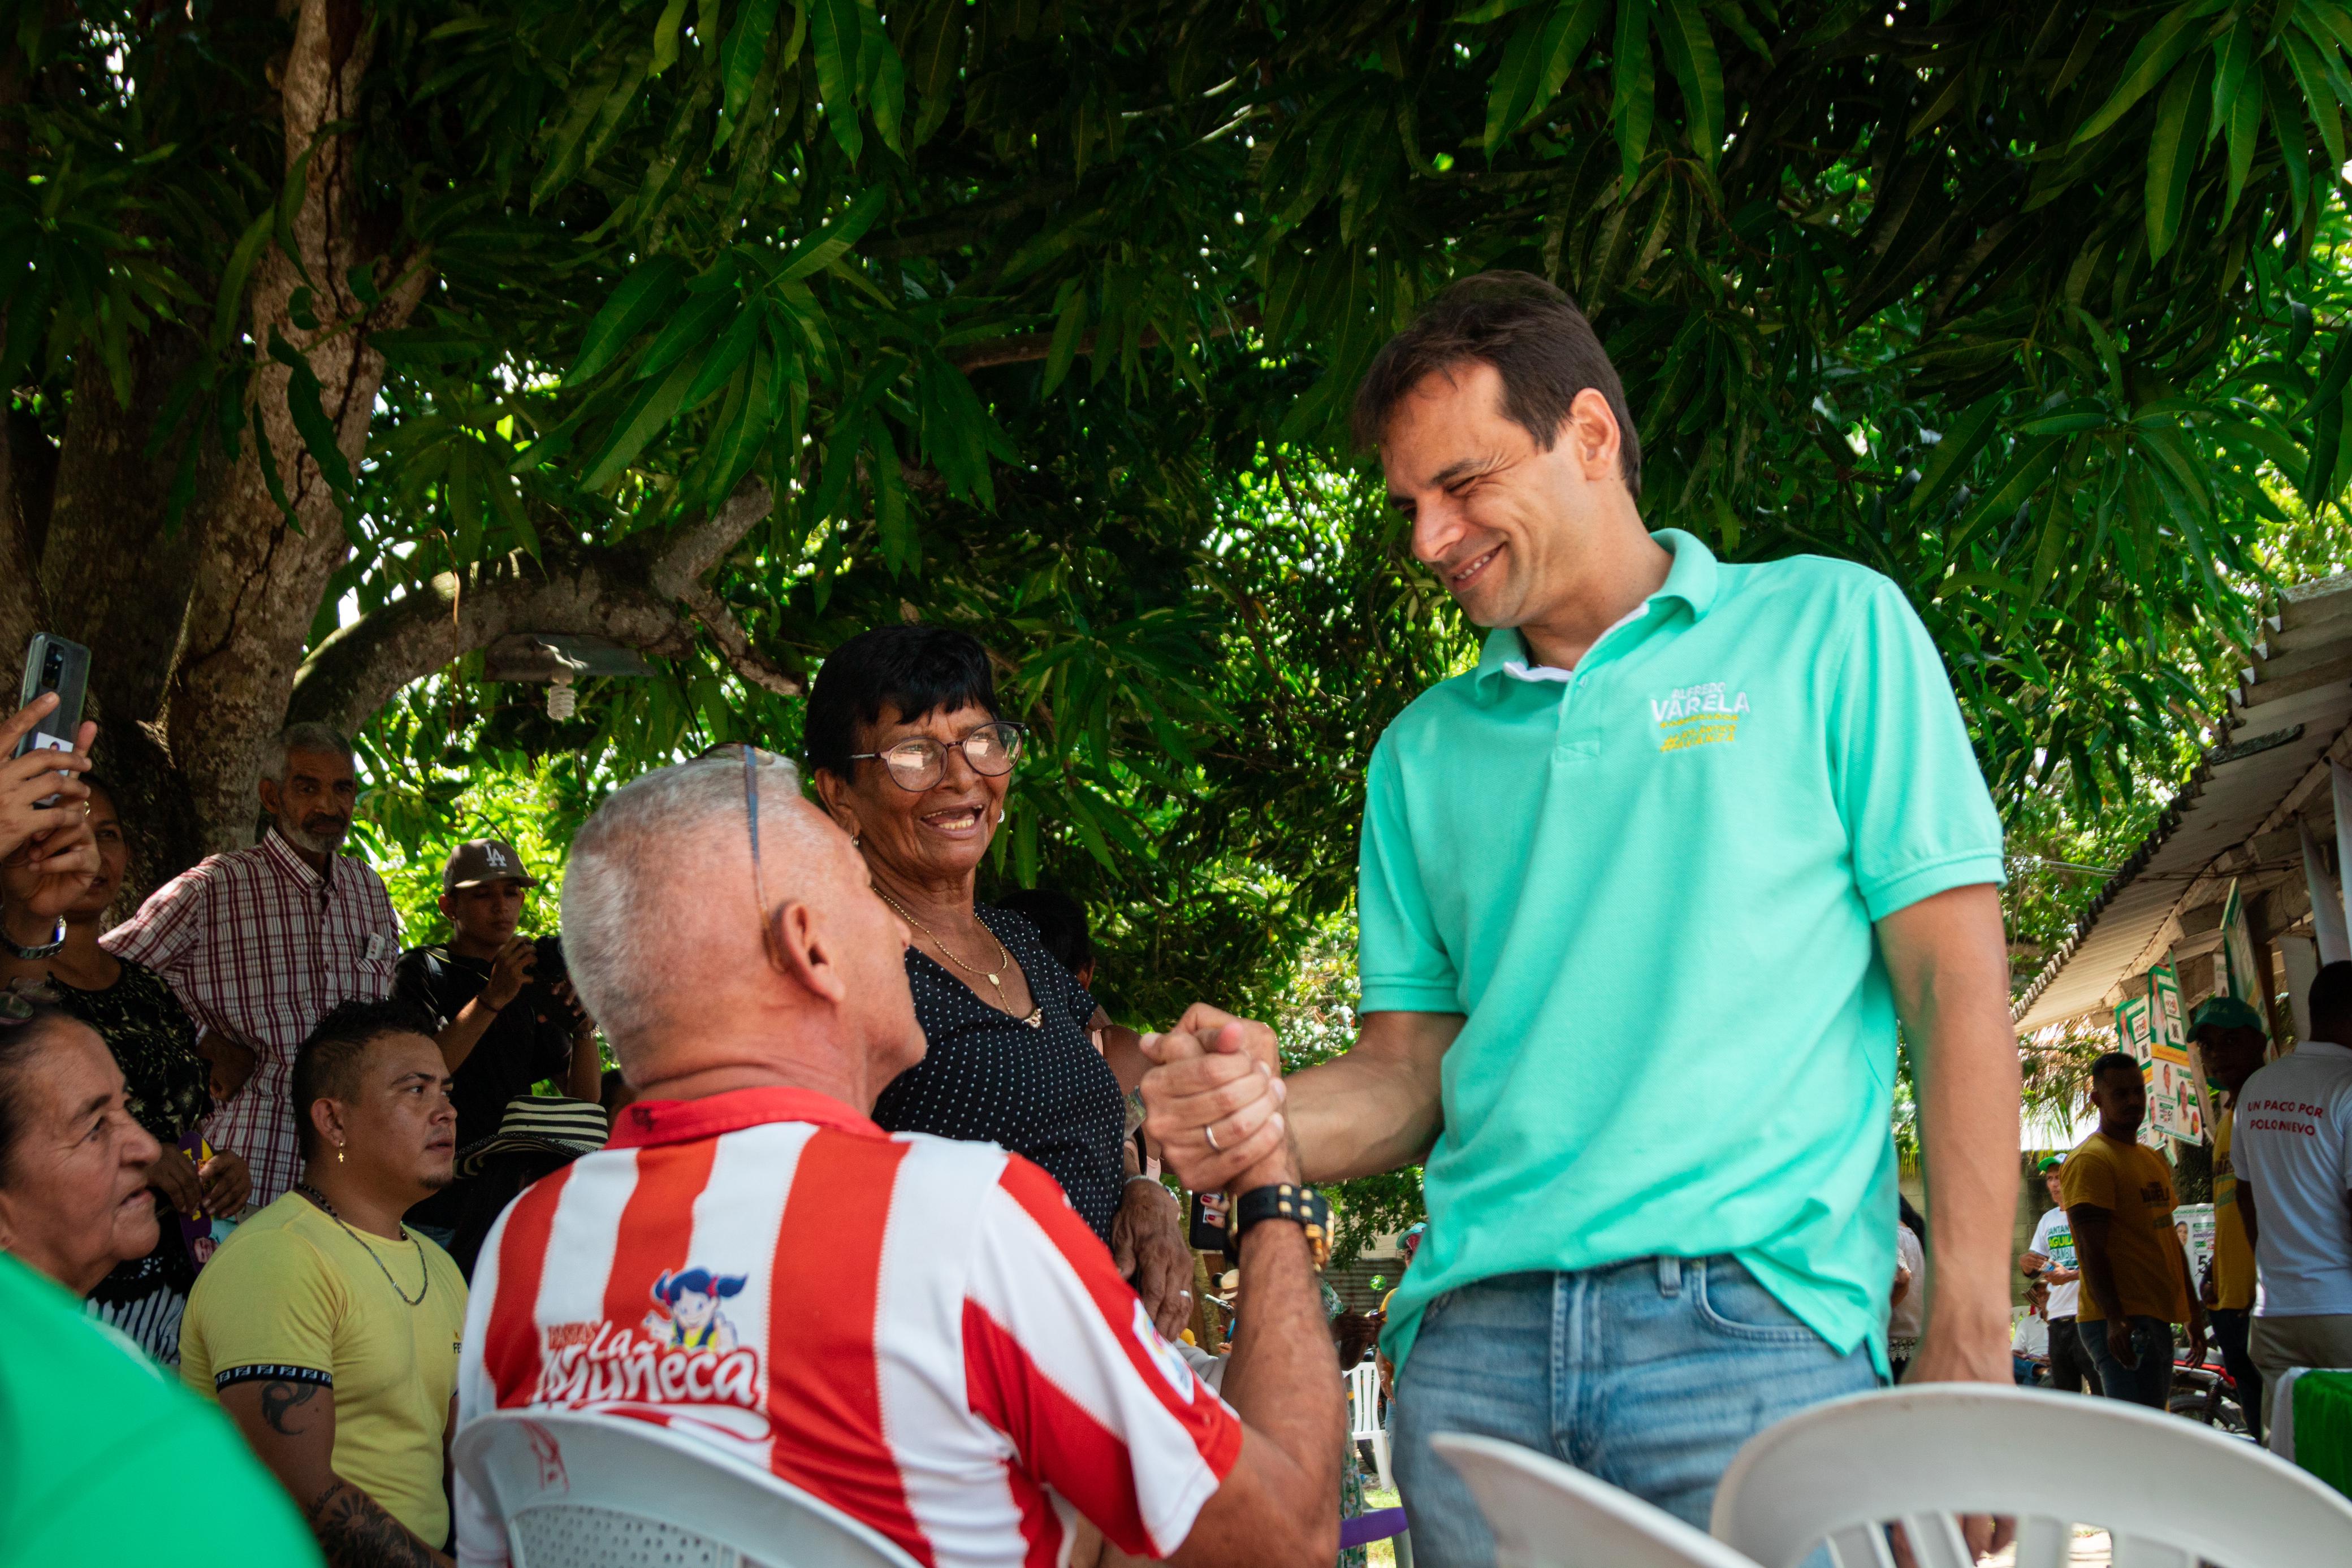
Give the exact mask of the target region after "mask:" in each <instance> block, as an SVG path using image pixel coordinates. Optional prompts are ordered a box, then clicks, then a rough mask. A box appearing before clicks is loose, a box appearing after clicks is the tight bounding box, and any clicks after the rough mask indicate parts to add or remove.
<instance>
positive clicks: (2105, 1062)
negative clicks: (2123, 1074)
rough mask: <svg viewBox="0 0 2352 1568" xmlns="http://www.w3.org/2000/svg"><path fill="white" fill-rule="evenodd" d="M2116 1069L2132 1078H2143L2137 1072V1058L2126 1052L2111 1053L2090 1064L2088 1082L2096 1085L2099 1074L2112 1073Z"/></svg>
mask: <svg viewBox="0 0 2352 1568" xmlns="http://www.w3.org/2000/svg"><path fill="white" fill-rule="evenodd" d="M2118 1068H2120V1069H2123V1070H2124V1071H2128V1072H2129V1073H2130V1074H2131V1075H2132V1076H2133V1077H2134V1078H2140V1077H2142V1076H2143V1074H2142V1073H2141V1072H2140V1070H2139V1058H2138V1057H2137V1056H2134V1055H2133V1054H2132V1053H2131V1052H2129V1051H2109V1052H2107V1053H2106V1054H2105V1056H2102V1057H2101V1058H2099V1060H2098V1061H2095V1062H2093V1063H2091V1078H2090V1081H2091V1082H2093V1083H2096V1082H2098V1081H2099V1075H2100V1074H2101V1073H2103V1072H2113V1071H2116V1070H2117V1069H2118Z"/></svg>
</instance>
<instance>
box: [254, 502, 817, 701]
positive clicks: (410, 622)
mask: <svg viewBox="0 0 2352 1568" xmlns="http://www.w3.org/2000/svg"><path fill="white" fill-rule="evenodd" d="M771 507H772V497H771V496H770V493H769V490H768V487H767V486H765V485H762V484H760V483H758V482H757V481H747V482H746V483H745V484H743V485H742V486H740V488H738V489H737V490H736V492H735V493H734V494H733V495H732V496H730V497H728V498H727V501H726V502H725V504H723V505H722V506H720V507H719V509H718V510H717V511H716V512H714V513H712V514H711V515H710V516H709V517H706V518H704V519H703V520H702V521H700V522H698V523H693V524H689V525H688V526H687V527H686V528H679V529H677V530H675V531H673V532H670V533H666V534H658V535H646V536H640V537H639V538H636V539H632V540H631V541H629V542H628V543H626V544H623V545H616V546H613V547H609V548H587V547H570V546H564V547H558V546H552V545H551V546H550V547H548V548H546V549H545V550H544V551H543V558H542V559H536V560H535V559H532V558H531V557H530V556H529V555H526V554H524V553H523V552H522V551H520V550H518V551H516V552H514V553H513V554H511V555H509V556H506V557H503V558H501V559H496V560H483V561H476V562H475V563H474V564H473V565H471V566H469V567H467V569H466V570H464V571H463V572H447V571H445V572H441V573H439V574H437V575H436V576H435V577H434V578H433V579H432V580H430V581H428V582H426V583H425V584H424V585H423V586H421V587H420V588H418V589H416V590H415V591H412V592H411V593H409V594H408V595H407V596H406V597H404V598H402V599H398V600H395V601H393V602H392V603H390V604H387V605H385V606H383V608H382V609H380V610H376V611H373V612H371V613H369V614H367V615H363V616H362V617H361V618H360V619H359V620H357V621H355V622H352V624H350V625H349V626H345V627H343V628H342V629H341V630H340V631H338V632H334V633H333V634H332V635H331V636H329V637H328V638H326V639H325V640H324V641H323V642H321V643H320V644H319V646H318V648H317V649H316V650H315V651H313V652H312V653H311V654H310V657H309V658H308V659H306V660H304V661H303V664H302V668H301V670H300V672H299V674H297V675H296V676H295V679H294V695H293V698H292V700H291V702H290V703H289V706H288V714H289V720H299V719H323V720H325V721H326V722H328V723H330V724H333V725H336V726H338V727H341V728H343V729H346V730H348V729H352V728H354V727H357V726H359V725H360V724H362V723H364V722H365V721H366V719H367V717H368V716H369V715H371V714H373V713H374V712H375V711H376V710H377V709H378V708H380V707H382V706H383V705H384V704H386V703H388V702H390V701H391V700H392V698H393V697H394V695H395V694H397V693H398V692H399V691H400V689H401V688H402V687H403V686H405V685H408V684H409V683H410V682H412V681H416V680H421V679H423V678H424V677H425V676H426V675H429V674H433V673H434V672H435V671H436V670H440V669H445V668H446V667H447V666H448V665H449V664H453V663H455V662H456V661H457V659H459V658H460V657H462V656H464V655H465V654H467V653H471V652H473V651H474V650H475V649H477V648H485V647H488V645H489V644H490V643H495V642H497V641H498V640H499V638H500V637H503V636H506V635H507V634H509V632H590V633H593V634H594V635H597V636H600V637H608V638H610V639H612V640H613V641H614V642H615V643H621V644H622V645H624V646H625V647H630V648H635V649H637V650H638V651H640V652H642V653H653V654H656V655H659V656H661V657H664V658H682V657H684V656H686V655H687V654H688V653H691V652H692V651H693V647H694V625H695V623H696V622H699V623H700V624H701V625H703V626H704V627H705V628H707V629H708V630H709V632H710V636H711V639H712V641H713V642H715V643H718V644H719V651H720V652H721V653H723V654H725V655H726V657H727V661H728V663H729V664H731V665H733V666H734V668H735V669H736V671H737V672H738V673H739V674H741V675H742V676H743V678H744V679H746V680H748V681H751V682H753V683H755V684H756V685H761V686H763V687H765V688H766V689H768V690H770V691H781V690H783V689H785V688H784V687H783V686H782V685H778V683H780V682H782V683H789V684H790V689H791V690H792V691H793V692H797V691H798V690H799V689H800V686H799V683H798V682H797V681H794V680H793V677H792V676H791V675H789V674H785V673H784V672H783V671H782V670H781V669H779V668H778V667H776V666H775V665H774V664H771V663H769V662H768V660H767V659H765V658H764V657H762V656H761V654H760V653H758V652H757V650H755V649H753V648H752V646H751V638H750V637H749V635H748V634H747V633H746V632H744V630H743V628H742V626H741V624H740V622H737V621H736V620H735V618H734V616H733V615H732V614H731V613H730V612H728V610H727V608H726V606H725V605H724V604H723V603H720V602H719V599H718V596H717V595H716V594H714V593H712V592H710V591H709V589H708V588H706V587H704V586H703V585H702V583H701V580H700V579H701V577H702V576H703V574H705V573H707V572H709V570H711V569H712V568H713V567H715V566H717V565H718V564H719V561H720V560H721V559H723V558H724V557H725V556H726V554H727V552H728V551H729V550H730V549H733V548H734V547H735V546H736V545H737V544H738V543H740V542H741V540H742V538H743V536H744V535H745V534H747V533H749V532H751V528H752V527H753V526H754V525H755V524H757V523H758V522H759V521H760V520H761V518H762V517H766V516H767V515H768V512H769V510H770V508H771ZM681 601H683V602H684V603H686V604H687V605H688V607H689V608H690V609H691V611H692V615H691V617H690V618H689V616H688V615H686V614H681V613H680V612H679V608H678V607H679V604H680V602H681ZM705 601H707V604H706V602H705ZM713 612H715V613H713Z"/></svg>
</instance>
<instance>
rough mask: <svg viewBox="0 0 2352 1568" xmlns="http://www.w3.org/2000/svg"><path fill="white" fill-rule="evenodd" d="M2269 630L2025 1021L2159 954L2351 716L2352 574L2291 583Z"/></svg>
mask: <svg viewBox="0 0 2352 1568" xmlns="http://www.w3.org/2000/svg"><path fill="white" fill-rule="evenodd" d="M2264 629H2265V633H2266V634H2265V638H2264V641H2263V644H2262V645H2261V646H2260V647H2259V648H2257V649H2256V650H2254V653H2253V659H2254V663H2253V664H2252V665H2251V666H2250V667H2248V668H2247V669H2245V670H2244V671H2243V672H2242V675H2241V678H2240V680H2239V683H2238V689H2237V690H2236V691H2235V692H2234V693H2232V694H2231V698H2230V707H2231V722H2230V728H2229V730H2228V732H2227V735H2226V737H2225V738H2224V739H2223V740H2221V741H2220V742H2218V743H2216V744H2215V745H2213V746H2211V747H2207V748H2206V751H2205V754H2204V755H2203V756H2202V757H2200V758H2198V761H2197V766H2196V767H2195V768H2191V769H2190V770H2189V778H2188V779H2186V780H2185V781H2184V782H2183V783H2182V785H2181V787H2180V792H2179V794H2178V795H2176V796H2174V797H2173V800H2172V803H2171V804H2170V805H2169V806H2168V807H2167V808H2166V810H2165V813H2164V816H2163V817H2162V819H2161V820H2160V821H2158V823H2157V825H2156V827H2155V830H2154V831H2151V832H2150V833H2149V834H2148V835H2147V838H2145V839H2143V840H2142V841H2140V844H2139V847H2138V848H2137V850H2135V851H2134V852H2132V854H2131V857H2130V858H2129V859H2128V860H2127V861H2126V862H2124V864H2123V866H2122V867H2121V868H2120V869H2119V870H2118V871H2117V872H2116V874H2115V875H2113V876H2112V877H2109V878H2108V879H2107V882H2106V884H2105V886H2104V887H2102V888H2100V890H2099V893H2098V896H2097V897H2095V898H2094V899H2093V900H2092V901H2091V904H2090V907H2089V908H2088V909H2086V910H2084V912H2083V915H2082V918H2081V919H2079V920H2077V921H2076V922H2075V924H2074V935H2073V936H2070V937H2069V938H2068V939H2067V941H2066V943H2065V945H2064V946H2063V947H2061V948H2060V949H2059V951H2058V952H2057V953H2056V954H2054V955H2053V956H2052V957H2051V959H2050V962H2049V963H2048V964H2046V965H2045V966H2043V967H2042V973H2041V974H2039V975H2037V976H2035V977H2034V979H2033V983H2032V985H2031V986H2029V987H2027V988H2026V989H2025V993H2024V995H2023V996H2021V997H2020V998H2018V1001H2017V1004H2016V1006H2015V1008H2014V1009H2012V1016H2013V1017H2014V1018H2015V1019H2016V1020H2017V1027H2018V1028H2019V1029H2020V1030H2037V1029H2040V1028H2042V1027H2043V1026H2044V1025H2047V1024H2053V1023H2057V1022H2060V1021H2062V1020H2063V1019H2070V1018H2074V1017H2075V1016H2076V1015H2078V1014H2080V1013H2084V1012H2088V1011H2089V1010H2091V1009H2094V1008H2096V1007H2098V1006H2099V1005H2101V1003H2102V1002H2103V1001H2105V998H2106V995H2107V993H2108V992H2109V991H2110V990H2111V989H2113V988H2114V987H2115V986H2116V983H2117V982H2118V981H2120V980H2122V979H2124V978H2126V977H2128V976H2132V975H2137V974H2138V973H2140V972H2142V971H2143V970H2145V969H2147V967H2148V966H2149V965H2151V964H2154V963H2156V962H2158V961H2159V960H2160V959H2161V958H2162V957H2163V954H2162V953H2160V952H2158V951H2156V950H2155V948H2156V943H2157V940H2158V937H2159V936H2162V935H2163V932H2164V928H2165V926H2166V925H2167V924H2168V922H2169V921H2170V919H2171V917H2172V915H2173V912H2174V911H2175V909H2177V908H2178V907H2179V906H2180V904H2181V901H2182V900H2183V899H2184V898H2186V897H2187V896H2188V895H2189V893H2190V891H2191V889H2192V888H2193V887H2194V886H2195V884H2196V883H2197V882H2198V881H2199V879H2200V877H2202V876H2203V875H2205V874H2206V873H2209V872H2211V871H2212V870H2213V869H2214V862H2215V861H2217V860H2218V859H2219V858H2220V857H2221V855H2222V854H2223V853H2224V852H2226V851H2229V850H2231V849H2234V848H2236V847H2237V846H2238V845H2240V844H2242V843H2243V842H2245V841H2246V840H2247V839H2249V838H2251V837H2252V836H2253V835H2254V834H2255V833H2257V832H2259V831H2263V829H2264V828H2265V827H2266V826H2268V825H2270V821H2271V819H2272V818H2273V816H2274V815H2276V814H2277V812H2278V810H2279V809H2280V808H2281V807H2282V806H2283V805H2284V804H2285V803H2286V800H2287V797H2288V796H2289V795H2290V794H2291V793H2293V791H2294V788H2295V786H2296V785H2297V784H2299V783H2301V782H2302V781H2303V780H2304V779H2305V777H2306V776H2308V775H2309V773H2310V772H2311V769H2312V768H2313V766H2314V765H2315V763H2317V762H2318V761H2319V760H2320V758H2323V757H2325V756H2326V754H2327V752H2328V749H2329V748H2330V747H2333V746H2334V745H2335V744H2336V739H2337V737H2339V736H2341V735H2342V734H2343V733H2344V729H2345V727H2346V726H2347V723H2352V574H2347V575H2346V576H2341V577H2331V578H2326V579H2323V580H2319V581H2316V582H2307V583H2302V584H2299V585H2297V586H2296V587H2294V588H2289V589H2285V590H2283V591H2281V592H2280V594H2279V602H2278V610H2277V613H2276V614H2274V615H2273V616H2271V617H2270V618H2269V619H2268V620H2267V621H2266V622H2264ZM2200 902H2204V900H2202V899H2201V898H2200Z"/></svg>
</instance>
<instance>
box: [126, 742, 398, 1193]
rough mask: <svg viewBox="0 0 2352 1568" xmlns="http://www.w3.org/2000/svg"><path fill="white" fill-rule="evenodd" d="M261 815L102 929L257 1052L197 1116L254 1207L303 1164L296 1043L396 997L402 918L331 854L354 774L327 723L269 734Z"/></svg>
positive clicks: (371, 876)
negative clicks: (241, 1075) (366, 1005)
mask: <svg viewBox="0 0 2352 1568" xmlns="http://www.w3.org/2000/svg"><path fill="white" fill-rule="evenodd" d="M260 789H261V807H262V810H264V811H265V812H266V813H268V817H269V821H270V826H269V830H268V831H267V832H265V833H264V834H263V835H262V838H261V842H259V843H258V844H256V845H255V846H254V847H253V848H251V849H249V850H232V851H230V852H228V853H226V854H218V855H213V856H210V857H208V858H207V859H205V861H204V862H202V863H201V864H199V865H197V866H196V867H195V868H194V869H193V870H190V871H184V872H182V873H180V874H179V875H178V876H176V877H174V878H173V879H172V880H171V881H170V882H168V883H164V884H163V886H162V887H160V888H158V889H157V890H156V891H155V892H154V894H152V896H150V897H149V898H148V900H147V902H146V903H145V904H142V905H140V907H139V913H138V914H136V915H132V916H131V918H130V919H129V920H127V921H125V922H124V923H123V924H122V925H119V926H117V927H115V928H114V929H113V930H112V931H110V932H108V933H107V934H106V936H103V937H102V938H100V945H101V946H104V947H105V948H106V950H107V951H108V952H110V953H112V954H113V955H114V956H116V957H118V958H128V959H131V960H132V961H133V962H135V963H140V964H144V965H145V966H147V967H149V968H151V969H152V970H154V971H155V972H156V973H158V974H160V975H162V976H163V978H164V979H165V980H166V981H168V982H169V983H170V984H171V987H172V990H173V994H174V995H176V996H177V997H178V998H180V1005H181V1006H182V1007H184V1008H185V1009H188V1015H189V1016H190V1017H191V1018H193V1019H195V1020H196V1023H197V1025H198V1027H199V1028H200V1029H202V1030H204V1031H205V1033H207V1034H210V1035H215V1036H220V1037H225V1038H226V1039H227V1040H230V1041H233V1042H234V1043H235V1044H236V1045H237V1046H240V1047H243V1048H244V1049H245V1050H247V1051H251V1052H252V1053H253V1058H254V1066H253V1071H252V1076H251V1077H250V1078H248V1079H247V1080H246V1082H245V1083H244V1085H243V1087H242V1088H241V1089H237V1090H236V1092H233V1093H232V1094H230V1095H229V1096H228V1097H227V1098H226V1099H225V1100H223V1101H222V1102H221V1103H220V1104H219V1105H218V1107H217V1108H216V1109H215V1111H214V1113H213V1115H212V1119H211V1120H210V1121H208V1122H206V1123H205V1136H206V1137H207V1138H208V1139H210V1140H211V1142H212V1143H213V1145H215V1147H222V1148H233V1149H236V1150H238V1151H239V1152H241V1153H242V1154H243V1155H245V1157H246V1159H247V1162H248V1163H249V1164H250V1165H251V1166H252V1168H253V1197H252V1204H253V1207H260V1206H262V1205H265V1204H268V1203H269V1202H271V1201H273V1200H274V1199H276V1198H277V1197H278V1196H279V1195H280V1194H282V1193H283V1192H285V1191H286V1189H287V1188H289V1187H290V1186H293V1185H294V1178H295V1176H296V1175H297V1174H298V1173H299V1171H300V1169H301V1163H300V1155H299V1153H298V1151H297V1149H296V1147H295V1142H294V1117H293V1113H292V1112H291V1111H290V1110H289V1106H288V1101H287V1093H288V1089H289V1081H290V1079H291V1077H292V1074H293V1071H294V1052H295V1051H296V1049H297V1048H298V1047H299V1046H300V1045H301V1043H302V1039H303V1037H304V1036H305V1035H307V1034H308V1033H309V1032H310V1026H311V1025H313V1024H315V1023H317V1022H318V1021H319V1019H320V1018H322V1017H324V1016H325V1014H326V1012H327V1009H330V1008H331V1007H333V1006H334V1005H335V1004H336V1003H338V1002H342V1001H348V1000H351V999H352V998H362V999H366V1000H371V1001H373V1000H375V999H377V998H382V997H385V996H389V995H390V994H391V993H392V974H393V966H394V964H395V963H396V962H397V961H398V959H399V957H400V919H399V917H398V916H397V915H394V913H393V910H392V899H391V897H390V895H389V894H386V893H385V892H384V888H383V878H382V877H379V876H377V875H376V873H374V872H373V870H371V869H370V868H369V867H368V866H367V865H366V864H365V863H364V862H361V861H357V860H354V859H352V857H350V856H348V855H343V854H339V853H337V851H338V850H339V849H340V848H341V845H342V841H343V836H344V835H345V834H346V833H348V832H350V831H351V827H352V806H353V804H354V803H355V801H356V800H357V798H358V793H359V784H358V779H357V778H356V775H355V773H354V770H353V758H352V743H351V742H350V741H348V740H346V739H344V738H343V737H342V736H341V735H340V734H338V733H337V732H336V731H335V730H334V729H332V728H331V727H329V726H326V725H323V724H298V725H295V726H294V727H291V728H289V729H288V730H287V731H286V732H285V733H284V734H282V735H280V736H279V737H278V740H277V743H276V744H275V746H274V747H272V748H271V751H270V759H269V763H268V766H267V767H265V768H264V769H263V778H262V779H261V785H260Z"/></svg>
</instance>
